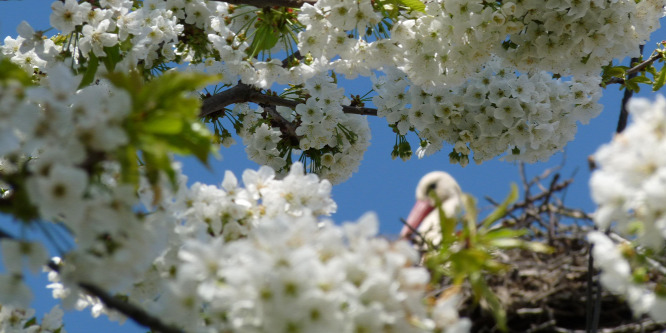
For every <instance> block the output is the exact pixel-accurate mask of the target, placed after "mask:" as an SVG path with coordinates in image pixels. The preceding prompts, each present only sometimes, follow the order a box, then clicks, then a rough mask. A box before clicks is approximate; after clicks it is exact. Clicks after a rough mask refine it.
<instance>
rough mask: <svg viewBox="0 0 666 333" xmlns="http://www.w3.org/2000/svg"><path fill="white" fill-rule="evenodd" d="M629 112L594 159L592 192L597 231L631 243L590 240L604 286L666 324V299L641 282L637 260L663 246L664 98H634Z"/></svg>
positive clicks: (665, 220) (665, 235)
mask: <svg viewBox="0 0 666 333" xmlns="http://www.w3.org/2000/svg"><path fill="white" fill-rule="evenodd" d="M627 108H628V110H629V112H630V114H631V116H632V119H633V122H632V123H631V124H630V125H629V126H627V128H626V129H625V130H624V131H623V132H622V133H621V134H618V135H617V136H616V137H615V138H613V141H612V142H611V143H609V144H606V145H604V146H602V147H601V148H599V150H598V151H597V152H596V153H595V154H594V160H595V163H596V164H597V166H598V168H597V169H596V170H595V171H594V173H593V174H592V178H591V179H590V189H591V191H592V198H593V199H594V201H595V202H596V203H597V204H598V205H599V207H598V209H597V211H596V212H595V214H594V221H595V223H596V224H597V226H599V228H600V229H602V230H605V229H608V228H610V227H611V226H612V227H613V230H614V231H616V232H618V233H619V234H620V235H622V236H623V237H625V238H626V239H629V240H631V243H629V242H628V241H622V242H621V243H620V244H615V243H613V241H612V240H611V239H610V238H609V237H608V236H607V235H605V234H604V233H601V232H596V233H592V234H591V235H590V236H589V238H590V241H591V242H593V243H594V244H595V245H594V246H595V248H594V256H595V263H597V264H598V265H599V267H600V268H601V269H602V282H604V286H606V287H607V288H608V289H609V290H611V291H614V292H616V293H618V294H622V295H625V296H626V297H627V299H628V300H629V303H630V304H631V305H632V308H633V309H634V311H635V312H637V313H649V314H650V315H652V316H653V317H654V318H655V319H657V320H664V319H666V298H664V297H663V296H662V295H661V294H660V293H659V292H658V291H656V290H655V286H654V285H652V283H651V282H650V279H649V278H647V277H646V279H645V280H643V279H642V278H640V276H641V273H640V271H639V270H638V269H639V266H637V265H635V264H636V261H637V260H635V257H636V255H637V254H640V253H647V254H649V253H650V252H653V251H654V252H656V253H660V252H659V251H661V250H662V249H663V246H664V244H665V243H664V239H665V238H666V214H665V213H664V209H663V207H664V200H665V199H666V186H665V184H666V160H665V159H664V157H663V156H664V153H666V140H665V137H666V99H664V97H662V96H659V97H658V98H657V100H656V101H655V102H654V103H651V102H650V101H648V100H646V99H632V100H631V101H630V102H629V104H628V105H627ZM648 262H650V260H648ZM652 263H653V264H656V265H659V264H658V263H656V262H652ZM650 268H654V267H650ZM643 269H644V268H643ZM659 272H662V273H658V274H660V275H663V270H660V271H659ZM656 288H657V289H659V288H663V286H662V287H659V286H657V287H656Z"/></svg>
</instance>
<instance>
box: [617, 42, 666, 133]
mask: <svg viewBox="0 0 666 333" xmlns="http://www.w3.org/2000/svg"><path fill="white" fill-rule="evenodd" d="M639 49H640V52H641V54H643V45H641V46H640V47H639ZM657 54H661V53H657ZM652 58H653V57H650V59H652ZM638 60H639V59H638V58H631V63H632V64H633V63H634V62H638ZM648 61H649V59H648ZM646 62H647V61H643V62H642V63H640V64H639V65H638V66H636V67H634V68H632V69H631V70H633V69H635V68H639V67H640V66H641V65H643V64H645V63H646ZM648 64H649V63H648ZM645 66H647V65H645ZM645 66H643V67H641V69H642V68H645ZM631 70H629V71H627V74H626V77H627V79H628V80H631V79H632V78H634V77H636V74H637V73H638V71H640V69H638V70H635V71H632V72H631V73H629V72H630V71H631ZM632 96H634V91H633V90H631V89H629V88H628V87H625V89H624V95H623V96H622V105H621V106H620V116H619V117H618V120H617V128H616V129H615V132H616V133H622V131H624V129H625V127H627V119H629V111H627V103H628V102H629V99H630V98H631V97H632Z"/></svg>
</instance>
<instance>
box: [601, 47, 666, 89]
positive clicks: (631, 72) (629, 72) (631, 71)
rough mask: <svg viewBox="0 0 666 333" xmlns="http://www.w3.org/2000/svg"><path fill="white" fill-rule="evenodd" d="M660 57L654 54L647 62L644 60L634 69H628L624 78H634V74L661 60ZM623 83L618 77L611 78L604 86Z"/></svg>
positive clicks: (660, 55)
mask: <svg viewBox="0 0 666 333" xmlns="http://www.w3.org/2000/svg"><path fill="white" fill-rule="evenodd" d="M641 48H642V46H641ZM662 57H663V53H656V54H654V55H653V56H651V57H650V58H648V59H647V60H645V61H643V62H641V63H640V64H638V65H636V66H634V67H632V68H630V69H628V70H627V71H626V72H625V76H627V77H633V76H636V74H637V73H638V72H640V71H642V70H643V69H645V67H647V66H650V65H651V64H652V63H653V62H655V61H657V60H659V59H661V58H662ZM634 59H635V58H634ZM634 59H632V61H633V60H634ZM631 75H633V76H631ZM624 81H625V80H624V79H622V78H619V77H613V78H611V79H610V80H608V82H606V84H614V83H624Z"/></svg>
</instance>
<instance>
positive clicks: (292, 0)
mask: <svg viewBox="0 0 666 333" xmlns="http://www.w3.org/2000/svg"><path fill="white" fill-rule="evenodd" d="M211 1H219V2H222V1H224V2H227V3H230V4H233V5H250V6H255V7H257V8H263V7H292V8H300V7H301V6H303V5H304V4H306V3H309V4H311V5H314V4H315V3H317V1H316V0H211Z"/></svg>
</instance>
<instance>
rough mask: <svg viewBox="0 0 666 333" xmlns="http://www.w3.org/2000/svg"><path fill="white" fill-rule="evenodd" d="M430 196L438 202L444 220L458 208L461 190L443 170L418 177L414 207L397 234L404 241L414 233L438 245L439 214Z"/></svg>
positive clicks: (459, 208) (458, 209)
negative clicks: (444, 215) (444, 216)
mask: <svg viewBox="0 0 666 333" xmlns="http://www.w3.org/2000/svg"><path fill="white" fill-rule="evenodd" d="M433 196H434V197H436V198H438V199H439V201H440V202H441V207H442V211H443V212H444V214H446V216H447V217H454V216H456V215H457V214H458V213H459V212H460V210H461V207H462V191H461V190H460V186H459V185H458V183H457V182H456V180H455V179H453V177H451V175H449V174H448V173H446V172H443V171H433V172H430V173H428V174H426V175H425V176H423V178H421V180H420V181H419V184H418V185H417V186H416V204H414V208H412V211H411V212H410V213H409V216H408V217H407V224H408V225H409V226H407V225H406V226H404V227H403V228H402V231H401V232H400V238H402V239H406V238H409V237H410V236H411V234H412V233H413V231H412V230H417V231H418V232H419V233H420V234H421V236H423V237H424V238H425V239H426V240H428V241H430V242H432V243H433V244H439V243H440V242H441V240H442V233H441V230H440V226H439V213H438V210H437V209H435V208H436V206H435V202H436V201H435V200H434V199H433ZM410 227H411V228H410Z"/></svg>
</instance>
